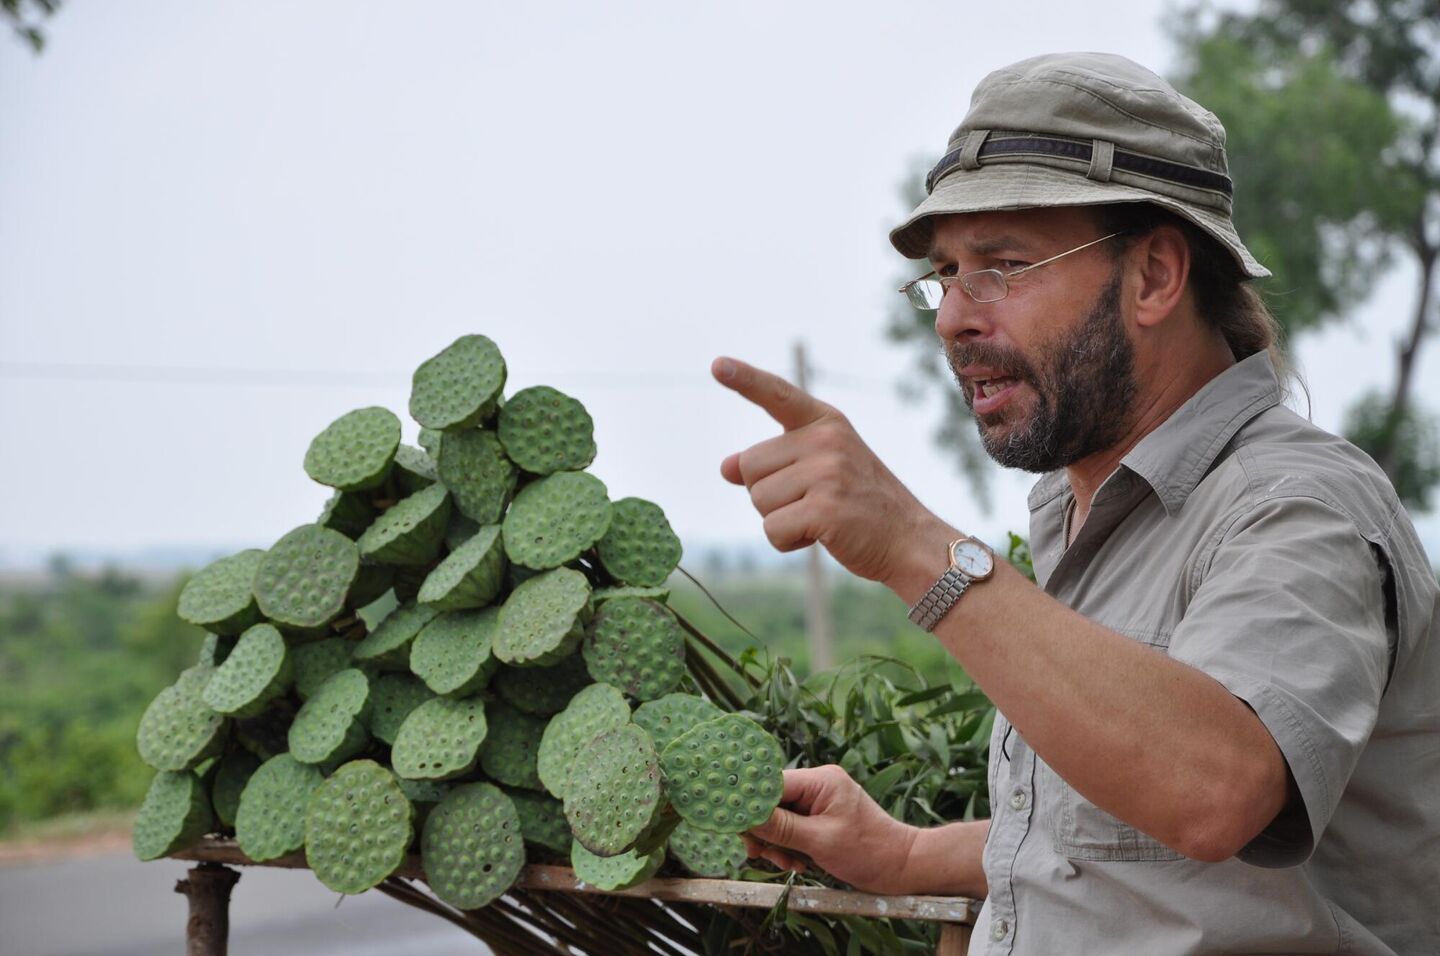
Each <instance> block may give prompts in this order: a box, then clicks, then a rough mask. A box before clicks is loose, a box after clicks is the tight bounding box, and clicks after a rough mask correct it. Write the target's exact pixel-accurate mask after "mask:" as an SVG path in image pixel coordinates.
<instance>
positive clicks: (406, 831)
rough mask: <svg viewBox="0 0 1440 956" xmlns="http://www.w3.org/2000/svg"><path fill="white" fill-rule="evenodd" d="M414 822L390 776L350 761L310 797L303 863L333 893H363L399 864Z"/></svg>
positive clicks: (374, 766)
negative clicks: (307, 864) (308, 865)
mask: <svg viewBox="0 0 1440 956" xmlns="http://www.w3.org/2000/svg"><path fill="white" fill-rule="evenodd" d="M414 819H415V808H414V807H412V806H411V805H410V801H409V800H407V799H405V794H404V793H403V792H402V791H401V790H400V784H399V783H398V782H397V781H396V779H395V775H394V774H392V773H391V772H390V771H388V770H386V769H385V768H384V767H382V766H380V765H379V764H378V763H376V762H375V761H373V760H354V761H351V762H350V763H347V764H345V765H344V766H343V767H341V768H340V769H339V770H336V771H335V773H334V774H333V775H332V776H331V777H330V779H328V780H326V781H325V782H324V783H322V784H321V785H320V786H319V787H317V788H316V790H315V792H314V793H313V794H312V795H311V796H310V807H309V811H308V812H307V813H306V816H305V860H306V862H308V863H309V864H310V869H312V870H314V871H315V876H316V878H318V879H319V880H320V882H321V883H324V884H325V885H326V886H328V887H329V888H330V889H332V890H334V891H335V892H337V893H363V892H365V891H366V890H368V889H370V888H371V887H372V886H376V885H377V884H379V883H380V882H381V881H382V880H384V879H385V878H386V877H387V876H389V875H391V874H392V873H394V872H395V871H396V870H398V869H400V865H401V864H402V863H404V862H405V852H406V851H407V850H408V849H409V848H410V843H411V841H412V840H413V839H414V837H415V833H414V829H413V823H414Z"/></svg>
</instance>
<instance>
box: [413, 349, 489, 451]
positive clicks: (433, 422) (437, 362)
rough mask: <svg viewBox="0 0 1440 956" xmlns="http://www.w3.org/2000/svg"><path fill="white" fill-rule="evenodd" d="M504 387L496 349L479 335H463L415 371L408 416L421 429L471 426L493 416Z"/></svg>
mask: <svg viewBox="0 0 1440 956" xmlns="http://www.w3.org/2000/svg"><path fill="white" fill-rule="evenodd" d="M504 387H505V359H504V358H503V357H502V356H501V355H500V349H498V348H497V347H496V346H495V343H494V342H492V341H490V340H489V339H487V338H486V337H485V336H483V335H462V336H461V337H460V338H458V339H456V340H455V341H454V342H452V343H451V344H450V345H448V346H447V347H446V348H445V349H444V350H443V351H441V352H440V353H439V354H437V355H435V356H433V357H431V358H428V359H426V360H425V361H424V362H423V363H422V364H421V366H420V367H419V368H418V369H416V370H415V377H414V379H413V380H412V383H411V389H410V417H412V418H414V419H415V420H416V421H417V422H419V423H420V424H421V425H423V426H424V427H425V428H434V429H441V430H445V431H454V430H457V429H465V428H470V427H472V426H474V425H478V424H479V423H480V422H481V420H483V419H484V418H485V416H486V415H488V414H489V413H490V412H491V410H492V409H493V408H494V406H495V403H496V401H497V400H498V399H499V398H500V392H501V390H502V389H503V388H504ZM449 437H450V436H449V435H447V436H446V438H447V439H448V438H449ZM442 447H443V446H442Z"/></svg>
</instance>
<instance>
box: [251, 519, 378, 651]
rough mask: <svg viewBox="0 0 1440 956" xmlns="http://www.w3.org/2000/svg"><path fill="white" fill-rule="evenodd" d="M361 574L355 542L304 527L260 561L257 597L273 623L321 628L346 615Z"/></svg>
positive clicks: (324, 531)
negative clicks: (356, 578)
mask: <svg viewBox="0 0 1440 956" xmlns="http://www.w3.org/2000/svg"><path fill="white" fill-rule="evenodd" d="M359 571H360V552H359V551H358V550H357V549H356V547H355V542H353V541H351V540H350V539H349V538H347V537H345V536H344V535H343V534H341V533H340V532H338V531H331V530H330V529H329V528H322V527H320V526H319V525H316V524H306V525H301V526H300V527H298V528H296V529H295V530H293V531H291V532H289V533H288V534H286V535H285V536H284V537H283V538H281V539H280V540H279V541H277V542H275V546H274V547H273V548H271V549H270V550H269V552H267V553H266V555H265V557H264V559H263V560H262V561H261V562H260V568H259V570H258V571H257V572H256V575H255V597H256V599H257V600H258V601H259V602H260V611H261V612H262V613H263V614H264V615H265V616H266V617H267V618H269V619H270V620H271V621H272V622H273V623H275V624H278V625H280V626H282V627H285V626H289V627H293V628H300V629H306V628H321V627H324V626H325V625H326V624H329V623H330V622H331V621H333V620H334V619H335V618H336V617H338V616H339V615H340V612H341V611H342V610H344V608H345V599H346V597H347V596H348V595H349V593H350V585H351V584H353V583H354V581H355V577H356V575H357V574H358V573H359Z"/></svg>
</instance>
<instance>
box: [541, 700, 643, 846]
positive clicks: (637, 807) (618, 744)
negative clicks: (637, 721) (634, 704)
mask: <svg viewBox="0 0 1440 956" xmlns="http://www.w3.org/2000/svg"><path fill="white" fill-rule="evenodd" d="M576 757H577V759H576V765H575V768H574V769H573V771H572V772H571V774H570V779H569V781H568V782H567V784H566V792H565V819H567V820H569V821H570V828H571V830H572V831H573V832H574V834H575V839H577V840H579V841H580V842H581V843H583V844H584V845H585V849H587V850H589V851H590V852H591V853H594V854H595V855H596V856H616V855H617V854H620V853H623V852H625V851H626V850H628V849H630V848H631V847H632V846H634V844H635V841H636V840H637V839H639V837H640V835H641V834H642V833H644V832H645V831H646V830H647V829H649V827H650V823H651V819H652V817H654V815H655V810H656V808H657V807H658V806H659V804H660V797H661V791H660V763H659V759H658V758H657V756H656V754H655V744H654V743H653V742H652V741H651V740H650V735H649V734H647V733H646V732H645V731H643V730H641V729H640V728H639V727H636V726H635V725H634V724H626V725H624V726H623V727H616V728H615V729H614V730H610V731H606V732H605V733H603V734H600V735H599V736H597V737H595V738H594V739H593V740H591V741H590V742H589V743H588V744H585V745H584V746H583V747H581V748H580V751H579V753H578V754H577V755H576Z"/></svg>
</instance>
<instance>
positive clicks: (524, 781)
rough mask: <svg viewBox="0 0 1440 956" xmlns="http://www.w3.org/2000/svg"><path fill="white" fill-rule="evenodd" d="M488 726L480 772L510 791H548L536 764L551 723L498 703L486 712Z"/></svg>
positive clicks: (500, 702) (482, 749)
mask: <svg viewBox="0 0 1440 956" xmlns="http://www.w3.org/2000/svg"><path fill="white" fill-rule="evenodd" d="M485 722H486V724H487V725H488V728H489V729H488V730H487V731H486V733H485V745H484V746H483V747H481V748H480V769H482V770H484V771H485V776H487V777H489V778H490V779H491V780H494V781H495V782H496V783H503V784H505V785H506V786H507V787H524V788H527V789H530V790H543V789H545V785H544V784H543V783H541V782H540V773H539V771H538V770H536V768H535V762H536V759H537V758H538V757H539V754H540V739H541V737H543V736H544V734H545V725H546V724H547V723H548V722H549V721H547V720H545V718H543V717H532V716H531V715H530V714H523V713H521V712H520V711H518V710H516V709H515V708H514V707H511V706H509V705H508V704H506V703H504V702H503V701H496V702H495V703H492V704H491V705H490V706H489V707H487V708H486V710H485Z"/></svg>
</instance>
